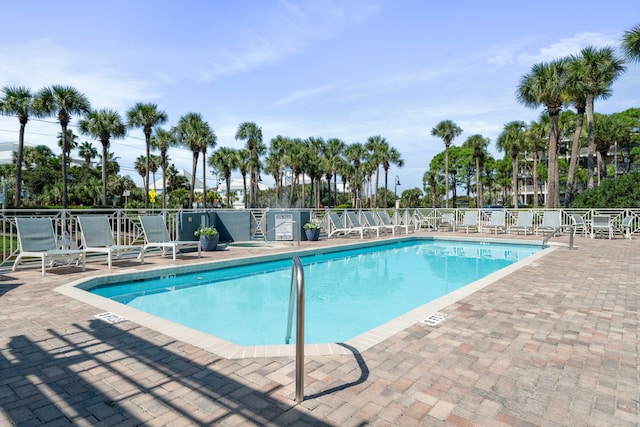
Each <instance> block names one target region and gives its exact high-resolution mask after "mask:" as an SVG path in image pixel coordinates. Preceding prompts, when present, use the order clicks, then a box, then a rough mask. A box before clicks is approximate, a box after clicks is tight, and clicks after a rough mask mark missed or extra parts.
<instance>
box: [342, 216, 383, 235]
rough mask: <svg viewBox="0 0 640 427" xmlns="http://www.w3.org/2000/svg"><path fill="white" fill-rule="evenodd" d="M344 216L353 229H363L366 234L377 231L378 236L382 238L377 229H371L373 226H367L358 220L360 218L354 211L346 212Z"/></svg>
mask: <svg viewBox="0 0 640 427" xmlns="http://www.w3.org/2000/svg"><path fill="white" fill-rule="evenodd" d="M344 215H346V218H347V219H346V221H347V223H349V224H351V227H352V228H359V229H362V230H363V232H364V233H369V232H372V231H375V232H376V234H377V235H378V237H379V236H380V234H379V232H378V230H377V229H376V228H375V227H371V226H367V225H364V224H362V223H361V222H360V220H359V219H358V216H357V215H356V213H355V212H353V211H344Z"/></svg>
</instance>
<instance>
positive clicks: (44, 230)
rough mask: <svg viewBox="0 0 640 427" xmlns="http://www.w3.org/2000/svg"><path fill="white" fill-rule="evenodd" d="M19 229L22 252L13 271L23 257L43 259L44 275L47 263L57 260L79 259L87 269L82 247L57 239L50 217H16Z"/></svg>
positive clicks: (83, 268) (83, 267)
mask: <svg viewBox="0 0 640 427" xmlns="http://www.w3.org/2000/svg"><path fill="white" fill-rule="evenodd" d="M16 228H17V229H18V243H19V245H20V253H18V256H17V257H16V261H15V262H14V263H13V268H12V269H11V270H12V271H15V270H16V267H17V266H18V264H20V262H22V259H23V258H40V259H41V260H42V275H43V276H44V275H45V274H46V267H47V263H48V262H49V263H50V266H53V265H54V262H55V261H59V260H66V261H67V263H68V264H70V263H71V262H73V261H77V264H78V263H81V264H82V271H85V256H84V251H83V250H81V249H69V248H65V247H60V246H63V245H61V244H59V242H58V241H56V234H55V232H54V231H53V224H52V223H51V219H50V218H16Z"/></svg>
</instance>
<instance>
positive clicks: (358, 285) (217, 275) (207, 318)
mask: <svg viewBox="0 0 640 427" xmlns="http://www.w3.org/2000/svg"><path fill="white" fill-rule="evenodd" d="M540 250H541V248H540V247H539V246H529V245H507V244H493V243H473V242H460V241H455V242H454V241H443V240H416V241H405V242H396V243H391V244H385V245H380V246H375V247H368V248H360V249H353V250H348V251H340V252H333V253H327V254H319V255H313V256H305V257H302V262H303V265H304V274H305V294H306V306H305V314H306V316H305V325H306V328H305V341H306V342H307V343H324V342H344V341H346V340H348V339H350V338H353V337H355V336H357V335H359V334H361V333H363V332H366V331H367V330H369V329H372V328H374V327H376V326H379V325H381V324H383V323H385V322H387V321H389V320H391V319H393V318H395V317H398V316H400V315H402V314H404V313H406V312H408V311H410V310H412V309H414V308H416V307H419V306H421V305H423V304H425V303H427V302H429V301H432V300H434V299H436V298H438V297H441V296H443V295H446V294H447V293H449V292H451V291H453V290H456V289H458V288H460V287H462V286H465V285H467V284H469V283H471V282H473V281H475V280H478V279H480V278H482V277H484V276H486V275H488V274H490V273H492V272H494V271H497V270H499V269H501V268H503V267H506V266H508V265H510V264H512V263H514V262H516V261H519V260H521V259H523V258H526V257H528V256H530V255H532V254H534V253H536V252H538V251H540ZM290 286H291V259H290V258H287V259H284V260H281V261H271V262H264V263H257V264H251V265H245V266H240V267H228V268H222V269H216V270H211V271H205V272H199V273H194V274H183V275H176V276H170V277H161V278H155V279H146V280H143V281H138V282H133V283H122V284H115V285H105V286H100V287H97V288H93V289H91V290H90V291H91V292H93V293H95V294H98V295H102V296H104V297H108V298H111V299H113V300H116V301H119V302H121V303H123V304H127V305H129V306H132V307H135V308H137V309H139V310H142V311H145V312H148V313H151V314H154V315H157V316H160V317H163V318H165V319H169V320H172V321H174V322H177V323H180V324H183V325H185V326H189V327H191V328H194V329H197V330H200V331H203V332H206V333H209V334H212V335H215V336H218V337H220V338H224V339H226V340H228V341H232V342H235V343H237V344H240V345H268V344H282V343H284V340H285V335H286V327H287V313H288V308H289V291H290ZM294 324H295V322H294ZM294 329H295V327H294ZM292 336H293V338H295V330H294V331H293V335H292Z"/></svg>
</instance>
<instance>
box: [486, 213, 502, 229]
mask: <svg viewBox="0 0 640 427" xmlns="http://www.w3.org/2000/svg"><path fill="white" fill-rule="evenodd" d="M506 217H507V213H506V212H505V211H503V210H499V211H493V212H491V219H490V220H489V224H487V225H486V228H487V229H489V233H491V232H492V231H495V233H496V234H498V232H502V233H504V232H505V231H506V227H505V219H506Z"/></svg>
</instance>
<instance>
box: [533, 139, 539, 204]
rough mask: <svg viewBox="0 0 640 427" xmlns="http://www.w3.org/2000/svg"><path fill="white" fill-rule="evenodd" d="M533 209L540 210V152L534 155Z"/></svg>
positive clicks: (535, 152)
mask: <svg viewBox="0 0 640 427" xmlns="http://www.w3.org/2000/svg"><path fill="white" fill-rule="evenodd" d="M533 207H534V208H535V209H537V208H538V152H537V151H534V153H533Z"/></svg>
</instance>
